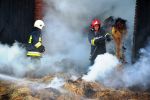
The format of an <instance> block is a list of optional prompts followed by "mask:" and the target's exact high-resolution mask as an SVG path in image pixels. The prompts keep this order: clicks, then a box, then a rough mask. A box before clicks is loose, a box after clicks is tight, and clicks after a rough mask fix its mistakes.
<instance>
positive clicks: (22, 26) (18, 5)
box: [0, 0, 34, 44]
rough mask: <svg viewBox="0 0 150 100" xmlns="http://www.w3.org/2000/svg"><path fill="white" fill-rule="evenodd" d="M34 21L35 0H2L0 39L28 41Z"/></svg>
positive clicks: (10, 41) (6, 41)
mask: <svg viewBox="0 0 150 100" xmlns="http://www.w3.org/2000/svg"><path fill="white" fill-rule="evenodd" d="M33 22H34V0H0V41H1V43H7V44H12V43H13V42H14V41H18V42H21V43H26V42H27V37H28V33H29V32H30V31H31V29H32V25H33Z"/></svg>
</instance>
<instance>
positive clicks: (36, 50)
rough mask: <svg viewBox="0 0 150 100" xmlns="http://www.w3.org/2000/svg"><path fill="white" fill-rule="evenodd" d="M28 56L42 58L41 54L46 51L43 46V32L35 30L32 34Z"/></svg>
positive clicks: (29, 40)
mask: <svg viewBox="0 0 150 100" xmlns="http://www.w3.org/2000/svg"><path fill="white" fill-rule="evenodd" d="M27 51H28V52H27V56H32V57H40V56H41V53H42V52H44V51H45V48H44V46H43V45H42V35H41V30H40V29H38V28H34V29H33V31H32V32H31V33H30V36H29V39H28V45H27Z"/></svg>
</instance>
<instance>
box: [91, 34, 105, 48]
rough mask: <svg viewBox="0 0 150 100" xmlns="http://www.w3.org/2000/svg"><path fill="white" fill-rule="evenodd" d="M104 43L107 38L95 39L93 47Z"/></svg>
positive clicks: (92, 40) (92, 43)
mask: <svg viewBox="0 0 150 100" xmlns="http://www.w3.org/2000/svg"><path fill="white" fill-rule="evenodd" d="M104 41H105V37H103V36H100V37H95V38H93V39H91V45H93V46H97V45H99V44H100V43H102V42H104Z"/></svg>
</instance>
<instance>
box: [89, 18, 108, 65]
mask: <svg viewBox="0 0 150 100" xmlns="http://www.w3.org/2000/svg"><path fill="white" fill-rule="evenodd" d="M88 39H89V42H90V44H91V56H90V61H91V65H93V64H94V60H95V58H96V57H97V55H99V54H104V53H105V52H106V45H105V41H106V40H107V41H110V36H109V34H106V33H105V31H104V29H103V28H101V21H100V20H99V19H94V20H93V21H92V23H91V27H90V30H89V33H88Z"/></svg>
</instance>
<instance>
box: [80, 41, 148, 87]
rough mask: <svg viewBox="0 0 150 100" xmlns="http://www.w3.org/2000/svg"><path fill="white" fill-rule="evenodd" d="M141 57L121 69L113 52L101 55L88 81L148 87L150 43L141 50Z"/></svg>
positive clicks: (90, 70)
mask: <svg viewBox="0 0 150 100" xmlns="http://www.w3.org/2000/svg"><path fill="white" fill-rule="evenodd" d="M140 53H141V56H140V59H139V60H138V61H137V62H136V63H135V64H133V65H132V64H126V65H123V66H121V67H122V68H121V69H120V70H119V69H118V65H120V64H119V62H118V60H117V58H116V57H113V56H112V55H111V54H104V55H99V56H98V57H97V58H96V60H95V63H94V65H93V66H91V67H90V68H89V72H88V73H87V75H84V76H83V77H82V79H84V80H86V81H99V82H100V83H103V84H104V85H105V86H108V87H114V88H129V87H133V86H139V87H140V88H141V89H147V88H148V87H149V85H150V81H149V77H150V74H149V73H150V62H149V61H150V43H149V44H148V46H147V47H145V48H143V49H141V50H140Z"/></svg>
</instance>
